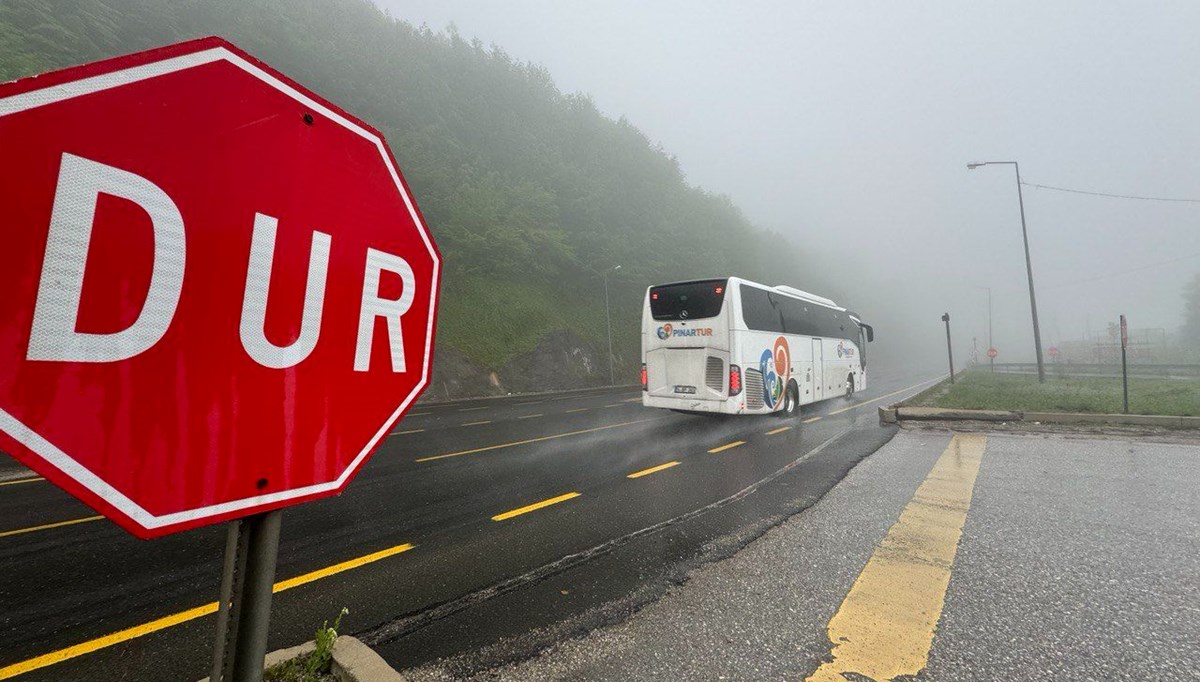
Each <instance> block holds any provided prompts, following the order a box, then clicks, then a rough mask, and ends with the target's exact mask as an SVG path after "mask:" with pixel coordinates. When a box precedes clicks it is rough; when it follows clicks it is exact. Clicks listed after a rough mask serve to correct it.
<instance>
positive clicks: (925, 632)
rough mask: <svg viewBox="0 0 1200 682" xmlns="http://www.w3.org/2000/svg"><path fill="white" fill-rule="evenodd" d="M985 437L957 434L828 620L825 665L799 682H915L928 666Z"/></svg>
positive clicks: (981, 456) (981, 458)
mask: <svg viewBox="0 0 1200 682" xmlns="http://www.w3.org/2000/svg"><path fill="white" fill-rule="evenodd" d="M986 446H987V437H986V436H982V435H978V434H957V435H955V436H954V437H953V438H952V439H951V440H950V444H949V445H948V446H947V447H946V450H945V451H944V452H943V453H942V455H941V456H940V457H939V458H938V460H937V463H935V464H934V465H933V468H932V469H930V470H929V475H928V476H926V478H925V481H924V482H922V483H921V485H920V486H919V487H918V488H917V491H916V493H915V494H914V495H913V497H912V499H911V500H910V501H909V503H908V504H907V505H905V507H904V510H903V511H901V512H900V518H899V519H897V520H896V523H895V524H893V525H892V527H891V529H890V530H888V532H887V535H886V536H885V537H884V538H883V541H882V542H880V543H879V545H878V546H877V547H876V548H875V552H874V553H873V554H872V555H871V558H870V559H869V560H868V561H867V565H866V566H865V567H864V568H863V570H862V572H861V573H859V574H858V578H857V579H856V580H855V581H854V585H853V586H851V588H850V592H849V593H847V594H846V598H845V600H844V601H842V605H841V606H840V607H838V610H837V613H835V614H834V616H833V618H831V619H830V620H829V626H828V628H827V629H828V634H829V642H830V644H831V650H830V654H831V660H828V661H827V662H825V663H823V664H822V665H821V666H820V667H819V668H817V669H816V670H815V671H814V672H813V674H812V675H809V676H808V677H807V678H806V682H845V680H846V677H847V676H846V675H844V674H843V673H850V672H853V673H856V674H857V675H858V676H859V677H862V678H864V679H872V680H891V679H895V678H898V677H906V678H907V677H908V676H915V675H917V674H918V673H919V672H921V670H923V669H924V668H925V666H926V665H927V664H928V662H929V650H930V648H931V647H932V646H933V637H934V632H935V631H936V629H937V624H938V620H940V619H941V615H942V607H943V605H944V604H945V599H946V588H947V586H948V585H949V584H950V574H951V570H952V569H953V567H954V558H955V555H956V554H957V553H958V542H959V539H960V538H961V537H962V529H963V524H964V523H966V520H967V511H968V510H969V509H970V508H971V497H972V495H973V492H974V489H975V478H976V476H977V474H978V473H979V465H980V462H981V461H982V460H983V452H984V450H985V448H986Z"/></svg>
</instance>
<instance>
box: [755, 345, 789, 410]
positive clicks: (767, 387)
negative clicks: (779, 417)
mask: <svg viewBox="0 0 1200 682" xmlns="http://www.w3.org/2000/svg"><path fill="white" fill-rule="evenodd" d="M758 371H759V372H761V373H762V377H763V402H765V403H766V404H767V407H769V408H771V409H775V406H776V405H778V404H779V400H780V398H782V397H783V391H784V389H785V387H786V386H787V383H788V379H790V378H791V377H792V352H791V350H790V349H789V348H788V343H787V339H785V338H783V337H782V336H781V337H779V338H777V339H775V345H774V347H773V348H767V349H765V350H763V352H762V356H761V357H759V359H758Z"/></svg>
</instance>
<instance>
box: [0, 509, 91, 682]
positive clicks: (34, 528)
mask: <svg viewBox="0 0 1200 682" xmlns="http://www.w3.org/2000/svg"><path fill="white" fill-rule="evenodd" d="M102 518H104V517H103V516H85V517H83V518H82V519H71V520H70V521H59V522H58V523H46V524H42V525H40V526H30V527H29V528H18V529H16V530H6V531H4V532H0V538H6V537H8V536H10V535H24V534H25V533H36V532H37V531H39V530H49V529H51V528H62V527H63V526H74V525H75V524H77V523H89V522H91V521H99V520H100V519H102ZM0 679H3V678H0Z"/></svg>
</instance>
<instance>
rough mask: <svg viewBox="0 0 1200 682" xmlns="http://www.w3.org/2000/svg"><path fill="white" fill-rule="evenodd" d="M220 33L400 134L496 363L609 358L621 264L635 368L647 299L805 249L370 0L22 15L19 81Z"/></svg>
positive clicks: (620, 337)
mask: <svg viewBox="0 0 1200 682" xmlns="http://www.w3.org/2000/svg"><path fill="white" fill-rule="evenodd" d="M210 34H217V35H222V36H224V37H226V38H228V39H230V40H232V41H233V42H234V43H236V44H237V45H239V46H241V47H242V48H244V49H246V50H248V51H249V52H251V53H252V54H254V55H255V56H257V57H259V58H260V59H263V60H265V61H266V62H268V63H270V64H272V65H273V66H275V67H276V68H278V69H279V70H281V71H283V72H284V73H286V74H288V75H289V76H291V77H293V78H295V79H297V80H299V81H300V82H302V83H304V84H305V85H307V86H309V87H311V88H312V89H314V90H316V91H317V92H319V93H321V94H322V95H324V96H326V97H328V98H329V99H331V100H333V101H334V102H337V103H338V104H340V105H342V106H343V107H344V108H346V109H347V110H349V111H351V112H353V113H355V114H356V115H358V116H360V117H361V118H363V119H365V120H367V121H369V122H371V123H372V124H374V125H375V126H377V127H378V128H379V129H380V130H382V131H383V133H384V134H385V135H386V137H387V139H388V141H389V143H390V145H391V147H392V149H393V151H394V153H395V155H396V158H397V160H398V161H399V162H400V164H401V166H402V167H403V169H404V172H405V175H406V177H407V179H408V181H409V183H410V184H411V186H412V187H413V191H414V193H415V194H416V197H417V200H418V201H419V203H420V205H421V208H422V210H423V212H424V214H425V217H426V219H427V221H428V223H429V225H430V227H431V229H432V230H433V231H434V233H435V236H436V238H437V240H438V244H439V246H440V247H441V249H442V251H443V253H444V254H445V256H446V261H447V268H446V271H445V293H444V297H443V305H444V312H443V314H442V320H441V329H440V335H439V342H440V343H441V344H448V345H450V346H453V347H456V348H458V349H460V350H462V351H463V352H464V353H465V354H466V355H467V356H468V357H471V358H473V359H475V360H476V361H478V362H480V363H482V364H484V365H485V366H488V367H493V368H494V367H499V366H500V365H502V364H503V363H504V362H505V361H506V360H508V359H509V358H511V357H512V356H513V355H515V354H517V353H520V352H523V351H526V350H528V349H530V348H531V347H532V346H533V345H534V344H535V343H536V342H537V340H538V339H539V338H541V337H542V336H543V335H544V334H545V333H546V332H548V331H552V330H555V329H567V330H570V331H573V332H575V333H577V334H580V335H581V336H583V337H584V338H585V339H590V340H592V341H594V342H597V345H599V342H600V341H601V340H602V339H603V334H604V314H603V313H604V308H603V306H604V298H603V282H602V278H601V273H602V272H603V271H604V270H605V269H606V268H608V267H610V266H612V265H615V264H621V265H622V266H623V268H622V269H621V271H620V272H619V273H618V274H617V276H615V277H612V279H611V283H612V286H613V302H614V327H615V328H616V334H615V340H616V343H617V347H618V348H617V351H618V356H619V357H621V358H623V359H624V362H623V363H622V364H623V365H625V369H626V370H629V369H630V368H631V367H632V364H633V360H634V358H636V354H637V342H638V327H637V324H638V320H639V316H640V305H641V296H642V291H644V287H645V286H647V285H648V284H651V283H655V282H662V281H668V280H672V279H683V278H691V277H697V276H711V275H713V274H718V273H729V274H740V275H744V276H748V277H751V278H760V279H764V280H767V281H774V280H775V279H779V280H781V281H782V280H785V279H788V278H787V273H788V272H789V270H791V269H794V268H795V260H796V259H795V253H794V251H793V249H792V247H791V246H790V245H788V244H787V243H785V242H784V241H783V240H782V239H781V238H779V237H778V236H776V235H774V234H769V233H765V232H762V231H759V230H756V229H755V228H754V227H753V226H752V225H751V224H750V223H749V222H748V221H747V220H746V219H745V218H744V217H743V216H742V215H741V213H740V212H739V211H738V209H737V208H736V207H735V206H734V205H733V204H732V203H731V202H730V201H729V200H728V199H726V198H725V197H723V196H716V195H713V194H710V193H707V192H705V191H704V190H702V189H699V188H697V187H693V186H690V185H688V184H687V182H686V181H685V178H684V176H683V174H682V172H681V171H680V168H679V165H678V163H677V162H676V160H675V159H674V158H673V157H672V156H671V155H670V154H668V153H666V152H665V151H664V150H662V149H661V148H659V147H657V146H656V145H654V144H652V143H651V142H650V140H648V139H647V138H646V136H645V135H644V134H642V133H641V132H640V131H639V130H638V129H637V128H635V127H634V126H633V125H631V124H630V123H629V122H627V121H625V120H624V119H621V120H612V119H610V118H606V117H605V116H603V115H602V114H601V113H600V112H598V111H597V109H596V107H595V105H594V104H593V103H592V101H591V100H590V99H589V98H588V97H586V96H584V95H577V94H563V93H561V92H560V91H559V90H558V89H557V88H556V86H555V84H554V83H553V81H552V80H551V79H550V77H549V75H548V74H547V72H546V71H545V70H544V69H543V68H541V67H539V66H535V65H530V64H527V63H522V62H519V61H517V60H515V59H513V58H512V57H510V56H509V55H508V54H506V53H505V52H504V51H503V50H502V49H500V48H498V47H491V48H488V47H485V46H484V45H482V44H480V43H479V42H478V41H468V40H466V39H464V38H463V37H461V36H460V35H458V34H457V33H456V32H454V31H453V30H451V31H450V32H449V33H438V32H433V31H431V30H429V29H428V28H425V27H414V26H412V25H410V24H408V23H405V22H404V21H401V20H398V19H394V18H392V17H390V16H388V15H387V14H385V13H384V12H382V11H380V10H379V9H377V8H376V7H375V6H374V5H372V4H370V3H369V2H367V1H366V0H181V1H178V2H162V1H161V0H63V1H61V2H59V1H55V2H50V1H48V0H41V1H36V0H5V1H4V2H3V3H0V79H4V80H8V79H13V78H17V77H21V76H27V75H30V74H34V73H38V72H42V71H46V70H50V69H54V68H58V67H63V66H67V65H71V64H77V63H82V62H86V61H90V60H94V59H98V58H101V57H108V56H113V55H118V54H123V53H129V52H133V51H137V50H141V49H145V48H149V47H153V46H158V45H163V44H167V43H171V42H175V41H178V40H182V39H186V38H192V37H197V36H203V35H210ZM214 96H215V94H214Z"/></svg>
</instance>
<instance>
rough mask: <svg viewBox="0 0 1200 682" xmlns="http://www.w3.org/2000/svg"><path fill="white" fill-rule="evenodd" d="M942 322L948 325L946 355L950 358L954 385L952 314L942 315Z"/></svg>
mask: <svg viewBox="0 0 1200 682" xmlns="http://www.w3.org/2000/svg"><path fill="white" fill-rule="evenodd" d="M942 322H945V323H946V355H948V356H949V357H950V383H954V348H952V347H951V345H950V313H945V314H944V315H942Z"/></svg>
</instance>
